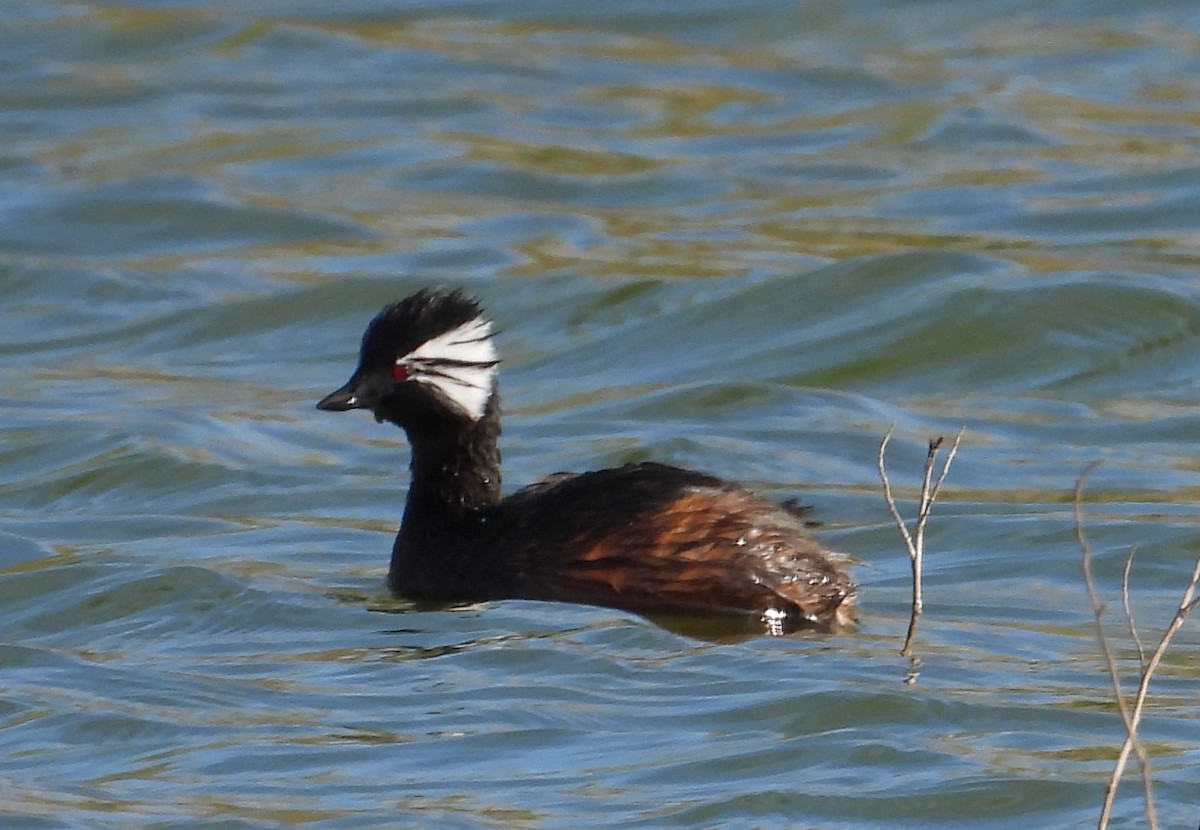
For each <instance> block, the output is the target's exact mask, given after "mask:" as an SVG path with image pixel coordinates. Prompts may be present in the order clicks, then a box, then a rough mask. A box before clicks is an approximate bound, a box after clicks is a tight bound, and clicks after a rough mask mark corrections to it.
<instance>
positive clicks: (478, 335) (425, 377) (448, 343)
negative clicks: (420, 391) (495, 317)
mask: <svg viewBox="0 0 1200 830" xmlns="http://www.w3.org/2000/svg"><path fill="white" fill-rule="evenodd" d="M396 363H397V364H404V365H405V366H406V367H407V368H408V370H409V377H410V378H411V379H412V380H415V381H418V382H419V383H428V384H429V385H431V386H436V387H437V388H438V390H439V391H440V392H441V393H442V394H443V395H445V396H446V398H448V399H449V400H450V402H451V403H453V404H454V405H455V406H457V407H458V408H459V409H461V410H462V411H463V412H464V413H466V415H467V417H469V418H470V419H471V420H472V421H478V420H479V419H480V418H482V417H483V410H484V409H485V408H486V407H487V402H488V398H490V397H491V396H492V388H493V386H495V382H496V363H497V357H496V347H495V345H494V344H493V343H492V324H491V323H490V322H489V321H487V320H485V319H483V318H482V317H476V318H475V319H474V320H468V321H467V322H465V323H463V324H462V325H461V326H458V327H457V328H453V329H450V331H448V332H446V333H445V334H439V335H438V336H437V337H432V338H430V339H429V340H426V341H425V342H424V343H422V344H421V345H420V346H418V347H417V348H415V349H413V350H412V351H411V352H409V353H408V354H406V355H405V356H404V357H402V358H399V359H398V360H397V361H396Z"/></svg>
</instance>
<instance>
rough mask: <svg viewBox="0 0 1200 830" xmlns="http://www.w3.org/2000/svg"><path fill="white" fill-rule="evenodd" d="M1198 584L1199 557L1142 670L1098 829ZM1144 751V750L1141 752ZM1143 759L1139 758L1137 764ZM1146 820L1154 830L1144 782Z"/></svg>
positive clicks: (1109, 808)
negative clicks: (1158, 672) (1157, 671)
mask: <svg viewBox="0 0 1200 830" xmlns="http://www.w3.org/2000/svg"><path fill="white" fill-rule="evenodd" d="M1197 583H1200V558H1198V559H1196V565H1195V567H1193V568H1192V577H1191V579H1190V580H1189V581H1188V586H1187V589H1186V590H1184V592H1183V599H1181V600H1180V601H1179V608H1178V609H1177V610H1176V611H1175V616H1174V617H1172V618H1171V622H1170V624H1169V625H1168V626H1167V630H1166V631H1164V632H1163V635H1162V639H1161V640H1159V642H1158V647H1157V648H1156V649H1154V653H1153V654H1151V655H1150V662H1148V663H1147V664H1146V668H1145V670H1144V671H1143V672H1142V682H1141V683H1139V684H1138V690H1137V695H1136V696H1135V697H1134V700H1133V711H1132V713H1131V714H1130V718H1129V722H1128V724H1127V727H1126V734H1125V740H1124V742H1123V743H1122V744H1121V751H1120V752H1119V753H1117V763H1116V765H1115V766H1114V767H1113V771H1112V776H1111V777H1110V778H1109V780H1108V787H1107V788H1106V789H1105V791H1104V806H1103V808H1102V809H1101V812H1100V824H1099V825H1098V827H1099V828H1100V830H1104V828H1105V827H1107V826H1108V817H1109V815H1110V814H1111V813H1112V803H1113V799H1114V798H1115V797H1116V795H1117V785H1118V784H1119V783H1120V781H1121V775H1122V774H1123V773H1124V772H1125V764H1126V762H1127V761H1128V760H1129V752H1130V750H1131V749H1132V750H1138V749H1140V748H1141V743H1140V741H1138V737H1137V729H1138V724H1140V723H1141V720H1142V710H1143V709H1144V708H1145V705H1146V696H1147V695H1148V694H1149V692H1150V678H1151V677H1153V676H1154V671H1155V669H1157V668H1158V664H1159V663H1160V662H1161V661H1162V658H1163V655H1164V654H1166V652H1167V646H1169V645H1170V644H1171V638H1172V637H1174V636H1175V632H1176V631H1178V630H1179V629H1180V628H1181V627H1183V622H1184V620H1186V619H1187V617H1188V614H1190V613H1192V612H1193V611H1195V610H1196V606H1197V605H1200V600H1196V599H1193V598H1192V597H1193V595H1194V594H1195V593H1196V585H1197ZM1143 751H1144V750H1143ZM1141 759H1142V756H1141V755H1139V756H1138V760H1139V761H1140V760H1141ZM1142 769H1143V771H1144V770H1145V769H1146V765H1145V762H1144V761H1143V762H1142ZM1146 820H1147V822H1148V823H1149V825H1150V827H1151V828H1152V830H1157V827H1158V822H1157V821H1156V820H1155V817H1154V803H1153V801H1152V800H1151V797H1150V783H1149V779H1147V780H1146Z"/></svg>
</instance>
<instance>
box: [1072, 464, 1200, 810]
mask: <svg viewBox="0 0 1200 830" xmlns="http://www.w3.org/2000/svg"><path fill="white" fill-rule="evenodd" d="M1099 463H1100V462H1099V461H1093V462H1092V463H1091V464H1088V465H1087V466H1086V467H1084V468H1083V472H1081V473H1080V474H1079V478H1078V479H1077V480H1076V482H1075V538H1076V540H1078V542H1079V551H1080V557H1081V560H1082V561H1081V564H1082V566H1083V580H1084V583H1085V585H1086V586H1087V592H1088V598H1089V599H1090V600H1091V604H1092V616H1093V618H1094V620H1095V626H1096V641H1097V642H1098V643H1099V645H1100V653H1101V654H1102V655H1103V657H1104V662H1105V665H1106V666H1107V668H1108V677H1109V680H1110V681H1111V682H1112V688H1113V697H1114V698H1115V699H1116V701H1117V711H1118V712H1119V713H1120V714H1121V721H1122V722H1123V723H1124V724H1125V741H1124V742H1123V744H1122V746H1121V750H1120V752H1119V753H1118V755H1117V763H1116V766H1115V767H1114V768H1113V773H1112V777H1111V778H1110V779H1109V783H1108V787H1107V788H1106V789H1105V792H1104V804H1103V806H1102V807H1101V810H1100V821H1099V823H1098V825H1097V828H1098V830H1105V828H1107V827H1108V821H1109V818H1110V816H1111V814H1112V805H1113V800H1114V799H1115V798H1116V795H1117V785H1118V784H1119V783H1120V780H1121V776H1122V775H1123V774H1124V772H1125V765H1126V763H1127V762H1128V759H1129V753H1130V751H1131V750H1132V751H1133V752H1134V753H1135V754H1136V755H1137V759H1138V764H1139V766H1140V767H1141V771H1142V790H1143V792H1144V793H1145V812H1146V824H1147V826H1148V827H1149V828H1150V830H1157V828H1158V820H1157V817H1156V815H1155V810H1154V790H1153V786H1152V783H1151V782H1152V778H1151V772H1150V758H1149V757H1148V756H1147V754H1146V749H1145V747H1144V746H1142V742H1141V740H1140V739H1139V738H1138V734H1137V728H1138V721H1139V720H1140V719H1141V705H1140V704H1139V705H1138V706H1135V709H1134V711H1133V712H1131V711H1130V710H1129V706H1128V704H1127V702H1126V701H1125V694H1124V692H1123V691H1122V690H1121V674H1120V671H1119V670H1118V669H1117V662H1116V659H1115V658H1114V657H1113V653H1112V649H1111V648H1110V647H1109V644H1108V635H1106V634H1105V632H1104V612H1105V605H1104V603H1103V602H1102V601H1101V600H1100V597H1099V595H1098V594H1097V593H1096V579H1095V577H1094V576H1093V574H1092V546H1091V543H1090V542H1088V538H1087V533H1086V532H1085V530H1084V522H1083V489H1084V487H1085V485H1086V484H1087V481H1088V479H1089V478H1090V477H1091V475H1092V471H1093V470H1095V469H1096V467H1097V466H1098V465H1099ZM1132 561H1133V551H1130V554H1129V557H1128V558H1127V559H1126V561H1125V575H1124V578H1123V580H1122V599H1123V602H1124V607H1125V615H1126V619H1128V621H1129V627H1130V630H1131V631H1133V632H1134V638H1135V640H1136V638H1137V631H1136V626H1135V624H1134V621H1133V614H1132V613H1131V611H1130V605H1129V572H1130V568H1131V567H1132ZM1197 568H1198V569H1200V560H1198V561H1197ZM1192 588H1193V589H1194V588H1195V582H1194V581H1193V582H1192ZM1189 599H1190V595H1186V596H1185V601H1184V603H1183V604H1185V605H1186V603H1187V601H1188V600H1189ZM1185 616H1186V614H1185ZM1180 624H1182V621H1180ZM1171 633H1174V632H1171ZM1159 647H1160V648H1165V646H1164V645H1163V644H1161V643H1160V646H1159ZM1138 654H1139V658H1142V651H1141V643H1140V641H1138ZM1158 658H1161V655H1158ZM1142 659H1143V660H1144V658H1142ZM1151 661H1152V663H1154V665H1157V661H1156V659H1155V658H1154V657H1152V658H1151ZM1153 671H1154V668H1153V667H1152V666H1147V665H1146V664H1145V663H1143V665H1142V673H1141V675H1142V685H1141V686H1140V687H1139V697H1140V699H1141V701H1142V702H1144V700H1145V694H1144V691H1143V690H1145V689H1148V687H1149V683H1150V675H1151V673H1153Z"/></svg>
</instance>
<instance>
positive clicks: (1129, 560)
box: [1121, 545, 1146, 671]
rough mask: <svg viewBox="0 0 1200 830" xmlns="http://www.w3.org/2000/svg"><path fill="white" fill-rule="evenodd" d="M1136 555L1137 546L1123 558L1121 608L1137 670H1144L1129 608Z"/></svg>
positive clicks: (1143, 652) (1140, 646)
mask: <svg viewBox="0 0 1200 830" xmlns="http://www.w3.org/2000/svg"><path fill="white" fill-rule="evenodd" d="M1136 553H1137V545H1133V546H1132V547H1130V548H1129V555H1128V556H1126V557H1125V572H1124V573H1122V574H1121V608H1122V609H1124V611H1125V622H1127V623H1129V636H1130V637H1132V638H1133V644H1134V645H1135V646H1137V653H1138V668H1139V670H1141V671H1145V670H1146V649H1145V648H1144V647H1143V646H1142V638H1141V637H1140V636H1138V630H1137V623H1136V622H1134V620H1133V611H1131V610H1130V608H1129V574H1130V573H1131V572H1132V571H1133V557H1134V555H1135V554H1136Z"/></svg>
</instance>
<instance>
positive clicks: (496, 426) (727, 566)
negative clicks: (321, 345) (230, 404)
mask: <svg viewBox="0 0 1200 830" xmlns="http://www.w3.org/2000/svg"><path fill="white" fill-rule="evenodd" d="M498 362H499V361H498V358H497V355H496V348H495V345H494V344H493V342H492V324H491V322H490V321H489V320H488V319H487V318H486V317H485V316H484V314H483V311H482V310H481V308H480V306H479V304H478V302H477V301H475V300H473V299H471V298H469V297H467V296H465V295H464V294H462V293H460V292H459V291H456V290H446V289H440V288H433V289H425V290H422V291H419V292H418V293H416V294H413V295H412V296H411V297H408V298H406V299H403V300H401V301H399V302H397V303H394V304H392V305H389V306H387V307H386V308H384V309H383V311H381V312H380V313H379V314H378V316H376V317H375V319H374V320H372V321H371V323H370V325H369V326H368V327H367V330H366V333H365V334H364V335H363V339H362V350H361V355H360V358H359V363H358V368H357V369H356V370H355V371H354V374H353V375H352V376H351V377H350V380H349V381H348V382H347V383H346V385H345V386H343V387H342V388H340V389H338V390H337V391H336V392H332V393H331V394H329V395H327V396H326V397H324V398H323V399H322V400H321V401H320V402H319V403H318V404H317V408H318V409H323V410H328V411H332V412H343V411H346V410H350V409H367V410H370V411H371V412H372V413H373V414H374V416H375V420H376V421H379V422H383V421H390V422H392V423H393V424H396V425H397V426H399V427H401V428H403V429H404V431H405V432H406V433H407V435H408V441H409V444H410V445H411V448H412V461H411V470H412V479H411V483H410V485H409V491H408V501H407V503H406V505H405V508H404V517H403V519H402V520H401V523H400V531H399V533H398V534H397V535H396V541H395V544H394V545H393V547H392V560H391V568H390V570H389V573H388V585H389V587H390V588H391V589H392V590H393V591H394V592H396V593H397V594H400V595H403V596H405V597H409V598H413V599H417V598H430V599H447V600H487V599H538V600H557V601H563V602H576V603H585V604H590V605H602V606H608V607H614V608H622V609H627V610H630V611H635V612H640V613H651V614H653V613H668V614H697V613H698V614H730V615H741V616H744V617H749V618H751V619H753V620H755V621H761V624H762V625H763V626H764V627H765V629H766V631H767V632H768V633H772V634H779V633H783V632H785V631H791V630H795V629H797V628H801V627H813V628H818V629H823V630H826V631H837V630H842V629H845V628H846V627H848V626H849V625H851V624H852V623H853V622H854V619H855V616H856V613H855V585H854V583H853V582H852V581H851V580H850V577H849V576H848V575H847V574H846V572H845V566H846V565H847V563H848V557H845V556H842V555H840V554H835V553H832V552H830V551H827V550H825V549H823V548H822V547H821V545H820V543H818V542H817V541H816V540H815V539H814V538H813V537H812V536H811V535H810V534H809V532H808V530H807V529H806V523H805V521H804V519H803V517H802V515H801V510H800V509H799V508H796V507H794V506H791V505H778V504H775V503H774V502H771V501H769V500H767V499H764V498H762V497H761V496H758V495H755V494H754V493H752V492H750V491H749V490H745V489H743V488H741V487H738V486H737V485H734V484H732V483H730V482H727V481H723V480H721V479H719V478H715V477H713V476H710V475H705V474H704V473H698V472H693V471H691V470H684V469H680V468H678V467H671V466H667V465H665V464H655V463H641V464H626V465H625V466H623V467H616V468H613V469H607V470H598V471H595V472H587V473H578V474H575V473H556V474H554V475H552V476H550V477H548V478H546V479H545V480H544V481H541V482H539V483H537V484H533V485H531V486H529V487H525V488H524V489H521V490H518V491H516V492H515V493H513V494H511V495H509V496H506V497H501V495H500V452H499V450H498V448H497V445H496V441H497V438H498V437H499V434H500V407H499V393H498V389H497V382H496V366H497V364H498ZM755 624H756V625H757V624H759V623H758V622H756V623H755Z"/></svg>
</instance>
